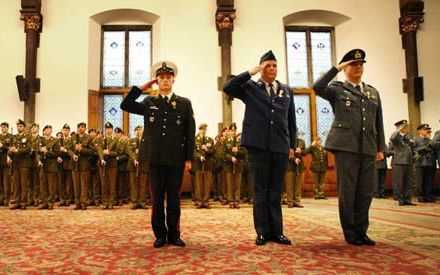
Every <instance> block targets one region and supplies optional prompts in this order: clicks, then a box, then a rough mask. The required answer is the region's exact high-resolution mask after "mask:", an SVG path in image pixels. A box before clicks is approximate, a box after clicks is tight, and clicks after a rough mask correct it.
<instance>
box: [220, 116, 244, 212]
mask: <svg viewBox="0 0 440 275" xmlns="http://www.w3.org/2000/svg"><path fill="white" fill-rule="evenodd" d="M236 132H237V125H236V124H235V123H233V124H231V126H229V137H228V138H227V139H226V151H225V153H224V159H225V162H226V163H225V172H226V190H227V199H228V202H229V208H240V191H241V190H240V189H241V180H242V177H241V176H242V172H243V160H244V156H245V152H244V150H243V148H242V147H240V139H239V138H238V137H237V134H236Z"/></svg>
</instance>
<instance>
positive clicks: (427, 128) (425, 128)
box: [417, 123, 431, 130]
mask: <svg viewBox="0 0 440 275" xmlns="http://www.w3.org/2000/svg"><path fill="white" fill-rule="evenodd" d="M417 130H431V127H429V124H427V123H423V124H421V125H420V126H419V127H417Z"/></svg>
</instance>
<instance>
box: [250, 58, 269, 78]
mask: <svg viewBox="0 0 440 275" xmlns="http://www.w3.org/2000/svg"><path fill="white" fill-rule="evenodd" d="M267 63H268V62H267V61H264V62H263V63H261V64H260V65H258V66H256V67H254V68H252V69H250V70H249V74H250V75H255V74H257V73H260V72H261V71H263V70H264V68H266V66H267Z"/></svg>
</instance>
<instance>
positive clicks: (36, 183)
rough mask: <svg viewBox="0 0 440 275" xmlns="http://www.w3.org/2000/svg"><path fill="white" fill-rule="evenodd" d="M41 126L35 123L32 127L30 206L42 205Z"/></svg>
mask: <svg viewBox="0 0 440 275" xmlns="http://www.w3.org/2000/svg"><path fill="white" fill-rule="evenodd" d="M39 130H40V125H38V124H37V123H33V124H32V126H31V134H30V141H31V153H30V156H31V159H32V162H31V167H30V171H29V173H30V174H29V189H28V205H32V204H33V205H35V206H38V204H39V203H40V168H39V167H38V161H37V158H36V156H37V154H38V149H39V148H40V147H41V136H40V135H39V134H38V132H39Z"/></svg>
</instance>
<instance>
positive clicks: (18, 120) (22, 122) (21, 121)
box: [16, 119, 26, 126]
mask: <svg viewBox="0 0 440 275" xmlns="http://www.w3.org/2000/svg"><path fill="white" fill-rule="evenodd" d="M16 124H17V125H20V124H21V125H23V126H26V123H25V122H24V121H23V120H22V119H17V123H16Z"/></svg>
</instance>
